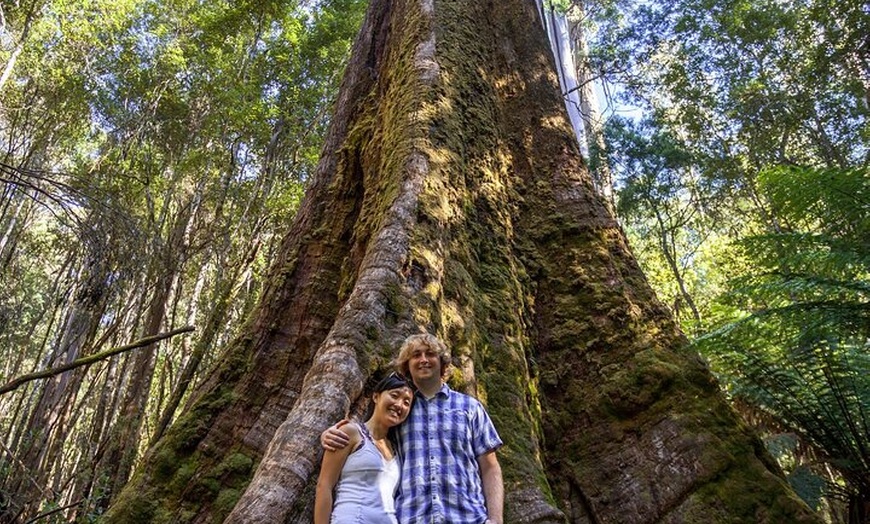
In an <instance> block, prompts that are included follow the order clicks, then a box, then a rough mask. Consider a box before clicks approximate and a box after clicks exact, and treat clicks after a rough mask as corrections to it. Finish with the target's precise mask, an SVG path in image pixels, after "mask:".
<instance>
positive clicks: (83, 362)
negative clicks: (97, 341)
mask: <svg viewBox="0 0 870 524" xmlns="http://www.w3.org/2000/svg"><path fill="white" fill-rule="evenodd" d="M193 330H194V327H193V326H187V327H183V328H179V329H173V330H172V331H167V332H166V333H160V334H157V335H154V336H151V337H145V338H143V339H140V340H137V341H136V342H133V343H130V344H127V345H126V346H119V347H116V348H112V349H109V350H106V351H103V352H102V353H95V354H93V355H89V356H87V357H82V358H80V359H77V360H74V361H73V362H70V363H69V364H64V365H62V366H58V367H56V368H51V369H46V370H44V371H38V372H36V373H30V374H28V375H22V376H20V377H18V378H15V379H13V380H11V381H10V382H7V383H6V384H4V385H3V386H2V387H0V395H2V394H3V393H8V392H10V391H12V390H13V389H15V388H17V387H18V386H20V385H22V384H25V383H27V382H30V381H33V380H36V379H40V378H48V377H53V376H55V375H59V374H61V373H63V372H64V371H69V370H71V369H75V368H77V367H81V366H87V365H90V364H93V363H95V362H99V361H100V360H104V359H107V358H109V357H111V356H114V355H117V354H119V353H123V352H125V351H130V350H131V349H136V348H141V347H143V346H148V345H151V344H153V343H155V342H158V341H160V340H163V339H164V338H169V337H174V336H175V335H180V334H182V333H190V332H191V331H193Z"/></svg>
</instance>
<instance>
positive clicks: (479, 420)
mask: <svg viewBox="0 0 870 524" xmlns="http://www.w3.org/2000/svg"><path fill="white" fill-rule="evenodd" d="M449 362H450V353H449V351H448V350H447V346H445V345H444V343H443V342H441V341H440V340H438V339H437V338H435V337H434V336H433V335H430V334H420V335H411V336H410V337H408V338H407V339H405V342H404V343H403V344H402V347H401V349H400V350H399V356H398V357H397V358H396V368H397V370H398V371H399V372H400V373H402V374H403V375H404V376H406V377H407V376H410V377H411V379H412V380H413V382H414V385H415V386H416V387H417V392H416V399H415V402H414V407H413V408H412V409H411V414H410V415H409V416H408V420H407V421H406V422H405V423H404V424H403V425H402V426H401V427H400V429H399V455H400V457H401V459H402V478H401V481H400V482H399V489H398V492H397V494H396V515H397V517H398V521H399V522H400V523H401V524H433V523H449V524H484V523H487V524H488V523H493V524H502V518H503V516H502V509H503V505H504V486H503V484H502V476H501V466H499V464H498V460H497V459H496V456H495V451H496V450H497V449H498V448H499V447H501V445H502V441H501V439H500V438H499V436H498V433H497V432H496V430H495V427H494V426H493V425H492V421H491V420H490V418H489V415H488V414H487V413H486V410H485V409H484V408H483V406H482V405H481V404H480V402H478V401H477V399H475V398H472V397H470V396H468V395H464V394H462V393H458V392H456V391H453V390H452V389H450V388H449V387H448V386H447V384H446V383H445V382H444V377H445V376H446V374H447V368H448V366H449ZM321 440H322V442H323V447H324V448H326V449H327V450H329V451H332V450H335V449H337V448H341V447H344V446H345V445H347V436H346V435H344V433H343V432H342V431H341V430H340V429H338V428H337V427H333V428H330V429H328V430H326V431H325V432H324V433H323V435H322V438H321Z"/></svg>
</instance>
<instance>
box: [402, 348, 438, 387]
mask: <svg viewBox="0 0 870 524" xmlns="http://www.w3.org/2000/svg"><path fill="white" fill-rule="evenodd" d="M408 368H409V369H410V371H411V378H412V379H413V380H414V381H415V382H416V381H418V380H419V381H426V380H431V379H432V378H438V379H440V378H441V358H440V357H438V353H437V352H436V351H435V350H434V349H430V348H428V347H426V346H422V345H420V346H417V347H415V348H414V349H413V351H411V358H409V359H408Z"/></svg>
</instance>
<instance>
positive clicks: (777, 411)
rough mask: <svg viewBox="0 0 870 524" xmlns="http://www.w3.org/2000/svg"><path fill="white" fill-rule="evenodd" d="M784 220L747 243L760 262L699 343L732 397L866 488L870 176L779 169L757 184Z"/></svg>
mask: <svg viewBox="0 0 870 524" xmlns="http://www.w3.org/2000/svg"><path fill="white" fill-rule="evenodd" d="M759 183H760V185H761V187H762V188H763V189H764V191H765V194H766V195H768V196H769V199H770V203H771V207H772V208H773V209H775V210H776V212H777V215H778V216H780V217H782V222H783V227H782V229H781V230H780V231H779V232H777V233H770V234H765V235H755V236H750V237H747V238H745V239H743V240H742V241H741V242H739V245H738V247H739V248H740V249H742V250H744V252H745V254H746V256H747V257H748V258H749V259H750V260H751V261H752V262H753V267H752V270H751V272H748V273H746V274H744V275H741V276H739V277H737V278H735V279H734V281H733V282H732V285H731V290H730V292H729V293H727V294H726V295H724V296H722V297H721V301H722V303H723V304H725V305H726V306H728V309H727V310H726V311H727V312H728V314H727V315H723V318H721V319H720V322H721V325H720V326H719V327H718V329H716V330H714V331H712V332H711V333H709V334H708V335H706V336H704V337H701V338H700V339H699V340H698V341H697V342H696V344H697V347H699V348H700V349H701V350H702V351H703V352H704V353H705V354H706V355H707V356H708V357H709V358H710V360H711V362H712V364H713V367H714V369H715V370H717V371H718V373H719V375H720V377H721V379H722V381H723V383H724V384H725V386H726V388H727V390H728V392H729V393H730V394H731V395H732V396H733V397H734V398H735V399H738V400H739V401H741V402H744V403H748V404H751V405H753V406H756V408H757V409H759V410H762V411H763V412H765V413H767V414H768V415H769V416H770V417H772V418H773V419H774V420H775V421H776V423H777V424H778V425H779V426H780V427H782V428H785V429H787V430H788V431H792V432H794V433H795V434H797V435H799V436H800V438H801V439H803V440H804V441H805V442H807V443H809V444H810V445H811V446H813V447H814V448H815V449H817V450H818V451H819V453H820V454H821V456H822V457H824V460H825V461H827V462H828V463H829V464H830V465H831V467H833V468H834V469H835V470H837V471H838V472H839V473H840V474H841V475H842V477H843V479H844V480H845V482H846V488H845V489H846V490H847V491H848V492H850V493H852V494H856V493H860V494H862V496H864V497H866V494H867V493H870V453H868V452H870V437H868V435H870V342H868V341H870V243H868V239H870V220H868V217H870V176H868V172H867V170H861V169H854V170H813V169H797V168H790V169H776V170H771V171H767V172H765V173H763V174H762V176H760V177H759Z"/></svg>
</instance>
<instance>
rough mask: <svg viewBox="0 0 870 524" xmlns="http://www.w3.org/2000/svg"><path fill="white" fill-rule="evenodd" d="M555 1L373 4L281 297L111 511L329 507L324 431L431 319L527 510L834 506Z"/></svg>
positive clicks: (154, 518) (700, 517)
mask: <svg viewBox="0 0 870 524" xmlns="http://www.w3.org/2000/svg"><path fill="white" fill-rule="evenodd" d="M537 16H538V15H537V13H536V10H535V7H534V3H533V2H530V1H528V0H490V1H486V0H483V1H475V2H472V1H468V0H439V2H438V3H437V4H435V3H433V2H432V0H373V1H372V2H371V5H370V8H369V12H368V14H367V17H366V19H365V21H364V24H363V28H362V31H361V33H360V37H359V39H358V41H357V42H356V44H355V47H354V51H353V56H352V58H351V61H350V63H349V65H348V69H347V72H346V76H345V79H344V82H343V85H342V90H341V94H340V96H339V100H338V102H337V107H336V114H335V118H334V120H333V124H332V127H331V129H330V132H329V134H328V136H327V140H326V143H325V148H324V154H323V157H322V159H321V162H320V165H319V167H318V170H317V172H316V174H315V177H314V179H313V180H312V183H311V186H310V187H309V190H308V194H307V196H306V199H305V201H304V203H303V205H302V207H301V209H300V211H299V214H298V216H297V219H296V221H295V224H294V226H293V228H292V230H291V231H290V232H289V234H288V235H287V237H286V238H285V240H284V243H283V246H282V250H281V254H280V257H279V258H278V259H277V260H276V261H275V264H274V266H273V268H272V271H271V276H270V279H269V282H268V284H267V288H266V290H265V293H264V296H263V299H262V301H261V303H260V305H259V307H258V309H257V310H256V311H255V313H254V315H253V317H252V319H251V320H250V322H249V323H248V325H247V326H246V328H245V334H244V335H243V336H242V337H240V339H239V340H237V341H236V342H234V343H233V344H231V345H230V346H229V347H228V348H227V349H226V351H225V354H224V356H223V359H222V363H221V365H220V366H219V367H218V368H217V369H216V370H215V371H214V372H213V374H212V376H211V378H210V379H209V380H207V381H206V383H205V384H204V385H203V386H202V387H201V388H199V390H198V391H197V392H196V393H195V395H194V396H195V399H194V401H193V402H192V404H191V407H190V408H189V409H188V410H187V412H186V413H184V414H183V415H182V416H181V417H180V418H179V420H178V421H177V422H176V423H175V424H174V425H173V426H172V427H170V429H169V430H168V431H167V433H166V435H165V436H164V437H163V438H162V439H161V440H160V441H159V442H158V443H157V444H156V445H155V446H154V447H153V448H152V449H151V451H150V452H149V454H148V456H147V457H146V459H145V463H144V464H143V465H142V466H141V468H140V469H139V471H138V473H137V474H136V476H135V477H134V478H133V480H131V482H130V483H129V484H128V486H127V487H126V488H125V490H124V491H123V492H122V493H121V495H120V496H119V497H118V499H117V500H116V501H115V503H114V505H113V507H112V508H111V509H110V510H109V512H108V513H107V515H106V517H105V521H106V522H124V523H126V522H221V521H223V520H224V519H225V518H226V521H227V522H310V520H311V497H312V490H311V488H312V485H313V484H312V481H313V479H314V478H315V476H316V470H317V464H318V462H319V460H320V455H321V452H320V447H319V445H318V435H319V434H320V432H321V431H322V430H323V428H325V427H326V426H328V425H329V424H330V423H332V422H334V421H335V420H336V419H338V418H340V417H341V416H343V415H344V414H345V413H346V412H347V411H348V410H349V409H351V408H352V407H353V406H354V404H355V403H357V401H358V400H359V396H360V392H361V391H362V388H363V383H364V382H365V380H366V378H367V377H368V376H369V375H370V374H371V372H372V371H373V370H375V369H376V368H378V367H384V366H386V363H387V362H388V360H389V358H390V357H392V356H394V353H395V350H396V348H397V346H398V344H399V342H400V341H401V340H402V339H403V338H404V337H405V336H406V335H408V334H409V333H411V332H415V331H417V330H419V329H426V330H429V331H431V332H433V333H435V334H437V335H438V336H439V337H441V338H443V339H444V340H445V341H446V342H447V343H448V345H449V346H450V347H452V349H453V352H454V356H455V357H456V359H457V362H458V364H459V365H458V369H459V371H460V373H456V374H455V376H454V379H455V382H456V385H457V387H460V388H463V389H465V390H466V391H470V392H472V393H475V394H476V395H478V397H480V398H481V399H482V400H483V401H484V402H485V403H486V405H487V406H488V409H489V411H490V413H491V414H492V417H493V420H494V421H495V424H496V426H497V428H498V429H499V430H500V433H501V435H502V437H503V438H504V439H505V443H506V445H505V447H504V448H503V449H502V450H501V451H500V452H499V458H500V460H501V462H502V466H503V468H504V471H505V485H506V492H507V501H506V512H507V518H506V520H507V522H539V523H545V522H564V521H569V522H576V523H587V522H588V523H605V522H632V523H634V522H637V523H640V522H705V523H706V522H815V517H814V516H813V515H812V513H811V512H810V510H809V509H808V508H807V507H806V506H804V505H803V504H802V503H801V502H799V501H798V499H797V498H796V497H795V496H794V495H793V494H792V493H790V492H789V490H788V488H787V487H786V485H785V483H784V482H783V481H782V480H781V479H780V478H779V477H778V476H777V474H776V473H775V472H774V469H775V466H773V465H772V462H771V461H770V459H769V458H768V457H767V455H766V454H765V453H764V451H763V448H762V446H761V445H760V443H759V441H758V440H757V439H755V438H754V437H753V436H752V435H750V434H749V433H748V432H747V430H746V429H745V428H744V427H742V426H741V425H740V424H739V422H738V421H737V418H736V417H735V416H734V414H733V412H732V411H731V410H730V409H729V408H728V407H727V405H726V404H725V402H724V401H723V399H722V398H721V395H720V394H719V392H718V389H717V387H716V384H715V382H714V381H713V379H712V377H711V376H710V374H709V372H708V370H707V369H706V368H705V367H704V365H703V363H702V362H701V361H700V359H698V358H697V357H696V356H695V355H693V354H691V353H689V352H687V351H686V350H685V348H684V346H685V339H684V338H683V336H682V335H681V334H680V333H679V331H678V329H677V328H676V326H675V325H674V322H673V320H672V319H671V318H670V317H669V316H668V314H667V313H666V311H665V310H664V308H662V307H661V306H660V305H659V303H658V302H657V301H656V299H655V297H654V295H653V293H652V291H651V290H650V288H649V286H648V285H647V283H646V281H645V279H644V277H643V274H642V273H641V271H640V269H639V268H638V266H637V264H636V263H635V261H634V259H633V258H632V256H631V254H630V252H629V250H628V248H627V246H626V245H625V239H624V236H623V235H622V233H621V231H620V229H619V227H618V225H617V223H616V222H615V220H614V219H613V217H612V216H611V215H610V213H609V212H608V211H607V210H606V207H605V206H604V205H603V204H602V203H601V200H600V198H599V197H598V196H596V194H595V191H594V189H593V186H592V182H591V180H590V178H589V175H588V173H587V171H586V169H585V168H584V166H583V165H582V162H581V160H580V154H579V151H578V146H577V143H576V140H575V139H574V138H573V135H572V131H571V128H570V125H569V124H568V122H567V119H566V117H565V110H564V106H563V104H562V100H561V98H560V96H559V92H558V85H557V79H556V75H555V73H554V72H553V62H552V57H551V55H550V52H549V50H548V48H547V45H546V40H545V38H544V34H543V32H542V30H541V23H540V21H539V20H538V18H537ZM255 465H256V468H255V467H254V466H255Z"/></svg>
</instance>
